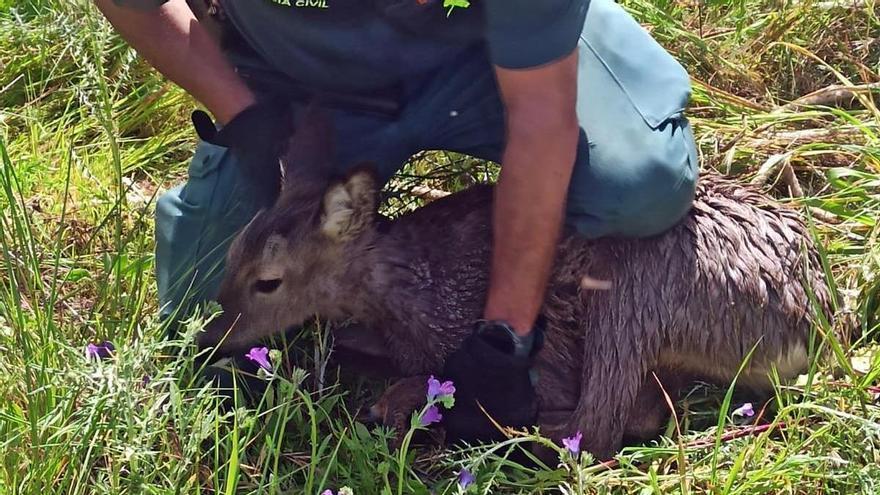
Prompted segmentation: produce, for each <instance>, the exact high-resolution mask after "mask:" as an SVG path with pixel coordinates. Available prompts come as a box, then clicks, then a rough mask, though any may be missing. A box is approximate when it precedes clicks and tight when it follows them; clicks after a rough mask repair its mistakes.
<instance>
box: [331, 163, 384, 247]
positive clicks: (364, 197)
mask: <svg viewBox="0 0 880 495" xmlns="http://www.w3.org/2000/svg"><path fill="white" fill-rule="evenodd" d="M376 182H377V181H376V175H375V173H373V172H372V167H371V166H368V165H359V166H357V167H355V169H354V171H353V172H352V173H350V174H349V175H348V177H347V178H346V179H345V180H344V181H342V182H338V183H336V184H333V185H332V186H330V188H329V189H328V190H327V192H326V193H325V194H324V203H323V211H322V213H321V232H323V233H324V234H325V235H326V236H327V237H329V238H331V239H333V240H336V241H348V240H351V239H353V238H355V237H357V236H358V235H360V234H361V233H363V232H364V230H366V228H367V227H369V226H370V224H371V223H372V222H373V218H374V213H375V211H376V203H377V201H376Z"/></svg>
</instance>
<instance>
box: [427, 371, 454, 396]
mask: <svg viewBox="0 0 880 495" xmlns="http://www.w3.org/2000/svg"><path fill="white" fill-rule="evenodd" d="M454 393H455V385H453V384H452V382H451V381H448V380H447V381H445V382H443V383H440V380H437V379H436V378H434V375H431V377H430V378H428V400H429V401H430V400H434V399H436V398H438V397H439V398H440V399H443V398H444V397H446V396H452V394H454Z"/></svg>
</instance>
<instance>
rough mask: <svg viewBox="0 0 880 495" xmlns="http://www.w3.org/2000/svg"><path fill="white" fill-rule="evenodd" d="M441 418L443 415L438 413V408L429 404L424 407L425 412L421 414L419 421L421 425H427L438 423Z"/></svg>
mask: <svg viewBox="0 0 880 495" xmlns="http://www.w3.org/2000/svg"><path fill="white" fill-rule="evenodd" d="M442 419H443V415H442V414H440V409H437V406H431V407H429V408H427V409H425V412H424V413H423V414H422V418H421V422H422V426H428V425H430V424H434V423H439V422H440V420H442Z"/></svg>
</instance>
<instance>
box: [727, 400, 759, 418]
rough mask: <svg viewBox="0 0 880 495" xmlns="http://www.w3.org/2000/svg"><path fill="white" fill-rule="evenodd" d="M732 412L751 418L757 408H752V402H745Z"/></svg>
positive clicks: (735, 414)
mask: <svg viewBox="0 0 880 495" xmlns="http://www.w3.org/2000/svg"><path fill="white" fill-rule="evenodd" d="M732 414H733V415H734V416H740V417H743V418H751V417H752V416H754V415H755V409H754V408H752V403H751V402H746V403H745V404H743V405H741V406H739V407H737V408H736V409H734V410H733V413H732Z"/></svg>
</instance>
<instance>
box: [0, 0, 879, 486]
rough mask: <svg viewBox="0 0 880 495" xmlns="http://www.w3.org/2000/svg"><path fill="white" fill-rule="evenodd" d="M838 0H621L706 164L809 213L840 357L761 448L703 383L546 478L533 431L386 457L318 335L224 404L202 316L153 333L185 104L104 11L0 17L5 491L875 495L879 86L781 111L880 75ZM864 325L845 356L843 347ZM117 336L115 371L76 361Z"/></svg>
mask: <svg viewBox="0 0 880 495" xmlns="http://www.w3.org/2000/svg"><path fill="white" fill-rule="evenodd" d="M829 3H830V2H812V1H803V2H800V1H799V2H793V1H772V2H771V1H759V0H733V1H719V0H706V1H704V2H699V1H693V2H691V1H686V0H629V1H627V2H625V5H626V6H627V7H628V8H630V9H631V11H632V12H633V13H634V14H635V15H636V17H637V18H638V19H639V20H640V21H641V22H643V23H644V24H645V25H646V26H647V27H648V28H649V29H651V30H652V32H653V34H654V35H655V37H657V39H659V40H660V41H661V42H662V43H663V44H664V45H666V46H667V47H668V48H669V49H670V50H672V51H673V52H674V53H675V54H676V55H677V56H678V57H679V59H680V60H681V61H682V62H683V63H684V64H685V65H686V66H687V67H688V69H689V70H690V72H691V74H692V75H693V77H694V82H695V94H694V101H693V104H692V110H691V115H692V120H693V123H694V127H695V131H696V134H697V140H698V142H699V145H700V149H701V155H702V160H703V164H704V167H712V168H715V169H718V170H720V171H721V172H723V173H726V174H729V175H733V176H736V177H738V178H739V179H740V180H742V181H744V182H745V181H752V180H757V181H760V182H762V183H763V184H764V185H765V187H766V189H767V190H768V191H769V192H771V193H772V194H773V195H775V196H777V197H779V198H780V199H783V200H785V201H787V202H790V203H792V204H794V205H796V206H798V207H800V208H802V211H803V212H804V215H805V217H807V216H808V217H809V218H810V222H811V224H812V225H813V228H814V231H815V234H816V236H817V238H818V239H820V241H821V244H822V245H823V246H824V248H825V255H826V260H827V267H828V273H829V277H831V278H832V279H833V281H834V283H835V284H836V285H837V286H838V288H839V290H840V294H841V300H840V301H839V302H838V303H839V304H838V306H839V314H840V317H839V318H838V320H839V322H838V323H837V324H836V325H837V326H836V327H833V328H832V327H830V326H829V325H820V328H818V329H817V338H816V349H815V350H816V351H817V352H816V354H817V355H818V354H822V353H824V354H826V355H828V356H829V357H828V358H826V359H822V360H820V359H816V360H815V362H814V363H813V366H812V367H811V369H810V373H809V374H807V375H805V376H804V377H802V379H801V380H799V381H798V382H797V383H796V384H785V385H780V386H779V387H778V392H777V394H776V395H775V397H773V398H772V400H771V401H770V403H769V405H770V406H771V407H772V409H774V410H775V411H776V416H775V426H773V427H771V428H768V429H766V430H759V431H754V432H752V434H748V435H745V436H742V437H738V438H735V437H736V433H747V432H749V430H748V426H745V425H742V424H733V423H731V418H730V415H729V414H728V413H727V412H728V411H730V410H731V409H732V408H733V407H735V406H736V405H737V399H736V398H735V396H731V395H730V394H726V393H725V391H724V390H715V389H711V388H706V387H697V388H695V389H694V390H693V391H692V392H691V393H690V394H689V395H688V396H687V397H686V398H685V399H683V400H682V401H680V402H679V404H678V405H679V414H678V415H677V419H678V423H677V425H676V424H672V423H671V424H670V427H669V428H668V430H667V434H666V435H665V436H664V437H662V438H660V439H658V440H657V441H656V442H654V443H651V444H648V445H644V446H636V447H629V448H627V449H625V450H624V451H623V452H622V453H621V454H620V455H619V456H618V458H617V463H616V464H615V465H613V466H597V465H591V464H590V463H589V461H588V459H582V463H580V464H578V463H575V462H573V461H569V462H565V463H562V464H561V465H559V466H549V467H547V468H542V469H534V468H530V467H523V466H520V465H518V464H516V463H514V462H513V461H510V460H507V459H506V456H507V454H509V453H510V451H511V450H512V449H516V448H517V445H518V444H519V443H522V442H524V441H526V440H528V439H529V438H528V437H525V438H520V437H515V438H512V439H511V440H509V441H507V442H504V443H501V444H497V445H493V446H486V447H481V448H476V449H469V450H455V451H442V450H438V449H436V448H432V447H424V446H416V447H411V448H409V449H407V450H406V451H404V452H397V451H392V450H390V449H389V448H388V446H387V440H388V439H389V437H390V435H391V432H389V431H387V430H384V429H372V430H371V429H367V428H366V427H364V426H363V425H361V424H359V423H358V422H357V421H355V420H354V419H353V417H354V416H355V414H356V405H357V404H362V403H364V402H365V400H366V398H367V397H369V394H370V391H371V390H372V386H374V385H375V384H372V385H371V384H369V383H364V382H363V381H358V380H349V379H347V378H346V377H344V376H341V375H340V372H339V371H338V370H336V369H331V368H327V369H325V368H324V367H323V363H324V362H325V359H326V348H325V347H323V345H322V342H324V340H323V339H322V338H320V336H321V334H320V332H319V331H318V330H314V333H316V334H317V335H315V334H313V332H312V330H311V329H310V330H309V331H307V332H306V333H305V334H303V335H301V336H299V337H298V340H297V342H298V343H299V346H298V347H299V348H305V349H306V350H305V351H303V352H302V353H301V354H303V355H302V356H300V355H290V356H286V357H285V359H284V360H282V362H281V363H280V365H279V366H280V368H279V370H278V373H277V375H278V377H277V378H275V380H277V381H278V382H279V387H278V388H277V389H276V390H275V391H274V392H272V393H270V394H268V395H267V396H265V397H264V399H263V402H262V403H261V404H260V405H259V406H258V407H256V408H251V409H247V408H244V407H239V408H236V409H234V410H233V411H231V412H223V411H222V410H220V409H219V408H218V407H217V400H216V397H215V396H214V394H213V393H212V391H210V390H208V389H203V388H201V387H200V386H199V385H198V383H197V382H195V380H194V378H193V377H194V376H195V375H196V371H197V370H196V369H195V367H196V365H195V364H194V359H193V358H194V353H195V351H194V349H193V347H192V345H191V344H190V340H191V336H192V334H193V333H194V332H196V331H197V330H198V328H199V326H200V323H201V320H199V319H194V320H193V321H192V322H191V324H190V325H189V326H188V331H187V332H185V335H182V336H181V337H180V339H179V340H171V341H169V340H166V339H164V338H163V335H164V329H163V328H162V325H161V324H160V322H158V321H157V319H156V317H155V314H156V294H155V287H154V279H153V276H152V268H153V254H152V249H153V227H152V218H153V207H154V205H155V199H156V197H157V195H158V194H159V193H160V192H161V191H162V190H164V189H167V188H168V187H170V186H171V185H172V184H174V183H176V182H178V181H180V180H182V179H183V178H184V173H185V170H186V162H187V159H188V157H189V155H190V153H191V151H192V149H193V147H194V144H195V140H194V136H193V133H192V132H191V131H190V128H189V124H188V114H189V111H190V110H191V109H192V107H193V105H194V103H193V101H192V100H191V99H189V98H188V97H187V96H186V95H185V94H184V93H182V92H181V91H180V90H178V89H176V88H174V87H173V86H171V85H170V84H168V83H166V82H164V81H163V80H162V79H161V78H160V77H158V76H157V75H156V74H155V73H154V72H153V71H151V70H150V69H149V68H148V67H147V66H146V65H145V64H144V63H143V62H142V61H140V60H139V59H138V58H137V57H136V56H135V55H134V54H133V52H132V51H131V50H129V49H128V48H126V46H125V45H124V44H123V43H122V42H121V41H120V39H119V38H118V37H117V36H115V35H114V34H113V32H112V30H111V29H110V28H109V26H108V25H107V24H106V23H105V22H104V21H103V19H102V18H101V17H100V16H99V15H98V14H97V12H96V11H95V9H94V8H93V7H91V5H89V4H88V3H86V2H81V1H80V2H71V1H61V0H30V1H27V2H25V1H21V0H0V163H2V178H0V185H2V192H0V250H2V256H0V281H2V284H0V490H2V492H3V493H16V494H17V493H21V494H41V495H42V494H46V493H218V492H220V493H309V494H315V493H319V492H320V491H322V490H324V489H325V488H333V489H334V490H336V489H338V488H339V487H342V486H349V487H351V488H352V489H353V490H354V493H357V494H376V493H431V492H433V493H446V494H450V493H456V492H457V487H456V483H455V475H456V473H457V472H458V470H459V469H460V468H461V467H463V466H464V467H467V468H468V469H470V470H472V471H473V472H475V473H476V474H477V479H478V483H477V485H476V486H475V487H474V488H472V492H473V493H532V492H541V491H547V492H562V493H581V492H585V493H644V494H648V493H724V494H740V493H749V494H751V493H798V494H800V493H803V494H808V493H809V494H813V493H840V494H844V493H845V494H850V493H880V467H878V466H880V421H878V420H880V407H878V403H877V399H876V397H877V395H878V389H877V388H871V387H876V386H877V383H878V377H880V353H878V352H877V344H876V343H875V341H876V334H877V329H878V325H880V228H878V225H877V220H878V218H880V112H878V109H877V106H876V105H877V104H878V102H880V98H877V95H878V94H880V90H878V89H877V88H876V84H875V85H874V89H873V93H871V90H870V89H868V90H866V91H865V92H863V93H861V97H860V100H857V101H855V102H854V103H851V104H847V105H842V106H837V105H836V104H834V105H829V106H797V105H787V103H789V102H790V101H792V100H795V99H797V98H799V97H801V96H803V95H806V94H808V93H811V92H813V91H816V90H820V89H822V88H825V87H827V86H830V85H847V86H849V85H866V84H871V83H877V82H878V81H880V75H878V74H880V19H878V17H877V14H876V11H875V7H874V2H873V1H871V0H869V1H868V2H867V3H866V5H863V6H862V7H859V8H855V9H845V8H829V7H828V4H829ZM839 3H841V4H843V3H850V2H848V1H843V0H841V1H840V2H839ZM429 161H435V162H440V163H441V165H442V166H440V167H439V168H435V170H434V172H432V175H431V177H430V178H429V179H427V180H425V181H423V182H422V183H424V184H427V185H430V186H432V187H435V188H438V189H445V190H451V189H455V188H459V187H461V186H463V185H466V184H468V183H470V182H472V181H473V180H482V179H483V178H485V177H486V176H491V175H492V173H493V171H492V169H491V167H486V166H485V165H483V164H479V163H474V161H473V160H469V159H466V158H462V157H456V156H452V155H445V154H441V155H435V156H432V157H423V158H422V159H421V160H416V161H415V162H414V164H413V166H412V167H411V168H410V169H409V172H422V173H424V172H426V164H427V163H428V162H429ZM787 167H790V168H787ZM438 170H439V171H438ZM787 170H791V171H793V172H794V175H793V176H792V175H788V174H785V173H782V172H785V171H787ZM792 177H794V178H795V180H796V182H795V181H792V180H791V178H792ZM412 184H413V182H412V179H411V178H407V177H401V178H400V179H398V180H396V181H395V182H394V183H393V189H395V190H396V191H397V192H398V193H399V192H400V190H401V189H406V188H407V187H409V186H410V185H412ZM392 192H394V191H392ZM394 197H396V198H398V200H397V201H396V202H394V203H393V204H394V205H395V206H398V207H405V206H407V205H410V204H413V202H412V201H409V200H408V198H409V196H407V195H406V194H405V193H399V194H396V195H394ZM415 203H418V201H416V202H415ZM848 327H851V328H853V329H854V332H853V334H854V337H855V338H854V339H853V344H852V345H850V344H848V343H845V342H844V341H841V340H838V339H837V338H836V337H834V335H835V334H836V333H837V332H839V331H840V330H842V329H844V328H848ZM320 328H321V326H320V325H316V326H314V329H320ZM103 339H109V340H112V341H113V342H115V343H116V346H117V352H116V353H115V356H114V358H113V359H110V360H106V361H100V362H98V361H89V360H87V359H85V357H84V353H83V351H84V347H85V345H86V343H88V342H90V341H96V340H103ZM312 349H314V351H313V350H312ZM145 377H147V379H145ZM340 382H341V383H344V384H345V385H341V384H340ZM756 406H757V405H756Z"/></svg>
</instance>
